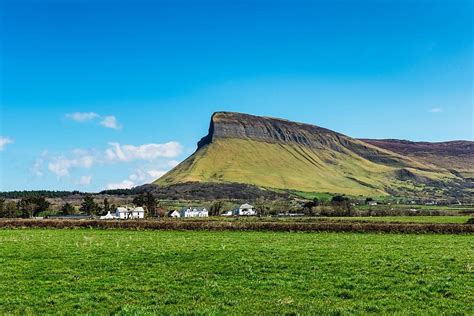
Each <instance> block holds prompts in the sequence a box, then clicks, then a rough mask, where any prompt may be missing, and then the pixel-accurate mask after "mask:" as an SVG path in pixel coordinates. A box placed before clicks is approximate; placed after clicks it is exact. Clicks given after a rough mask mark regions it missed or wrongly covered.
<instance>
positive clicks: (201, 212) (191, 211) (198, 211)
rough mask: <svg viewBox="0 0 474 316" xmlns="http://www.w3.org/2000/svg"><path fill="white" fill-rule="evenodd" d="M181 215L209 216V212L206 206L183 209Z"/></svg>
mask: <svg viewBox="0 0 474 316" xmlns="http://www.w3.org/2000/svg"><path fill="white" fill-rule="evenodd" d="M180 217H209V212H208V211H207V210H206V209H205V208H199V207H197V208H187V209H182V210H181V214H180Z"/></svg>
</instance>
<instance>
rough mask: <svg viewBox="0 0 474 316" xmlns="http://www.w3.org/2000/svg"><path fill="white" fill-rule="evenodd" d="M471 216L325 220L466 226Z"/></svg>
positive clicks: (340, 218) (326, 218)
mask: <svg viewBox="0 0 474 316" xmlns="http://www.w3.org/2000/svg"><path fill="white" fill-rule="evenodd" d="M470 218H471V216H377V217H371V216H360V217H325V218H324V219H325V220H349V221H351V220H353V221H370V222H386V223H439V224H448V223H453V224H464V223H467V221H468V220H469V219H470Z"/></svg>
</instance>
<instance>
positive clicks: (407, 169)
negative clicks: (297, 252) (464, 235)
mask: <svg viewBox="0 0 474 316" xmlns="http://www.w3.org/2000/svg"><path fill="white" fill-rule="evenodd" d="M467 143H468V145H469V144H470V143H472V142H467ZM466 148H467V149H466V157H467V158H466V159H467V160H469V161H472V162H473V163H474V146H466ZM437 153H439V155H443V154H444V152H443V151H440V150H438V151H437V150H436V149H434V150H432V151H431V152H430V155H436V154H437ZM416 158H417V157H416V156H410V157H407V156H404V155H400V154H398V153H396V152H393V151H390V150H387V149H384V148H381V147H377V146H374V145H372V144H370V143H368V142H364V141H361V140H357V139H353V138H351V137H348V136H346V135H343V134H340V133H337V132H334V131H331V130H328V129H325V128H321V127H317V126H314V125H309V124H302V123H295V122H290V121H287V120H282V119H275V118H268V117H258V116H252V115H248V114H241V113H230V112H217V113H214V115H213V116H212V118H211V124H210V127H209V134H208V135H207V136H205V137H204V138H203V139H202V140H201V141H200V142H199V143H198V149H197V151H196V152H195V153H194V154H193V155H191V156H190V157H189V158H187V159H186V160H185V161H183V162H182V163H181V164H179V165H178V166H177V167H176V168H174V169H173V170H171V171H170V172H169V173H167V174H166V175H164V176H163V177H161V178H160V179H158V180H157V181H155V182H154V184H156V185H157V186H159V187H160V188H162V187H168V186H173V185H177V184H181V185H183V184H186V183H202V184H208V183H217V184H222V185H224V184H227V185H228V184H229V183H240V184H250V185H254V186H257V187H261V188H267V189H271V190H283V191H301V192H327V193H331V194H346V195H349V196H372V197H376V196H389V195H390V196H403V197H410V198H415V197H416V198H420V197H423V198H446V197H455V198H463V197H469V196H470V195H471V194H472V192H471V190H472V189H473V188H474V183H473V181H472V179H471V178H469V177H468V176H467V175H468V174H469V172H466V170H464V169H463V170H462V171H463V172H460V170H456V169H455V168H456V166H458V165H457V164H453V165H452V168H446V167H445V166H446V164H444V165H443V166H440V165H439V164H436V163H427V162H426V159H425V160H421V161H419V160H417V159H416ZM448 158H449V157H448ZM448 158H447V159H448ZM436 161H438V160H436ZM467 165H468V164H464V165H463V166H467ZM472 165H473V164H471V166H472ZM470 168H472V167H470Z"/></svg>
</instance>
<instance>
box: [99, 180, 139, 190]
mask: <svg viewBox="0 0 474 316" xmlns="http://www.w3.org/2000/svg"><path fill="white" fill-rule="evenodd" d="M134 186H135V184H134V183H133V181H130V180H123V181H122V182H117V183H109V184H107V186H106V187H105V189H106V190H116V189H131V188H133V187H134Z"/></svg>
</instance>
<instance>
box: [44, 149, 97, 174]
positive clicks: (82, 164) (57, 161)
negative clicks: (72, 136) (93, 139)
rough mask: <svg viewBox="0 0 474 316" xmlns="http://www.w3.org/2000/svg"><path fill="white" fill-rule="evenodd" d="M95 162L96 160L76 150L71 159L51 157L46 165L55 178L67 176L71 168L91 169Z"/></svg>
mask: <svg viewBox="0 0 474 316" xmlns="http://www.w3.org/2000/svg"><path fill="white" fill-rule="evenodd" d="M95 162H96V158H95V157H94V156H92V155H90V154H88V153H87V152H83V151H80V150H76V151H75V152H74V153H73V156H72V157H65V156H56V157H52V158H51V161H50V162H49V163H48V170H49V171H51V172H52V173H54V174H55V175H56V176H57V177H65V176H68V175H69V171H70V170H71V169H73V168H87V169H89V168H91V167H92V166H93V165H94V163H95Z"/></svg>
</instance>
